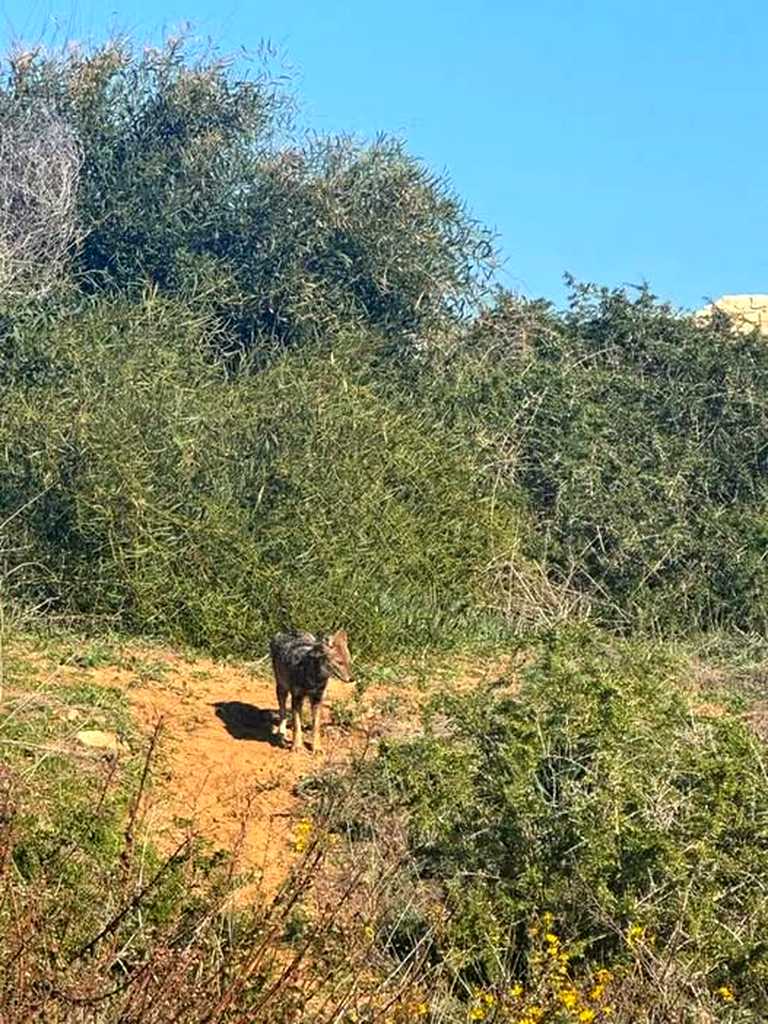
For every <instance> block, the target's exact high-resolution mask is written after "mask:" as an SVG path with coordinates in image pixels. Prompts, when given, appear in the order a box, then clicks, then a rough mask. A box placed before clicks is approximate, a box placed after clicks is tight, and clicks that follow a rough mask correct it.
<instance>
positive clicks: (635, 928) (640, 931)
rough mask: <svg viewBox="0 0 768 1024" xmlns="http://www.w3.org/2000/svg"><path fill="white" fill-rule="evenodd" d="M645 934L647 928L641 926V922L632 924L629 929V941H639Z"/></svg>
mask: <svg viewBox="0 0 768 1024" xmlns="http://www.w3.org/2000/svg"><path fill="white" fill-rule="evenodd" d="M644 936H645V928H641V927H640V925H639V924H633V925H630V926H629V928H628V929H627V942H629V943H632V942H639V941H640V939H642V938H643V937H644Z"/></svg>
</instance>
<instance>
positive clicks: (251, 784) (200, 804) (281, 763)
mask: <svg viewBox="0 0 768 1024" xmlns="http://www.w3.org/2000/svg"><path fill="white" fill-rule="evenodd" d="M147 662H150V663H151V665H152V670H151V671H149V672H148V671H146V670H144V671H142V672H138V673H137V672H136V671H135V670H131V668H130V667H129V666H126V667H125V668H121V669H118V670H115V669H114V668H113V669H111V670H103V672H99V671H98V670H97V671H96V672H94V673H93V677H94V681H101V682H104V683H105V684H108V685H112V686H114V685H118V686H119V687H120V688H121V689H123V690H124V691H125V692H126V693H127V695H128V697H129V699H130V703H131V706H132V709H133V713H134V717H135V719H136V722H137V724H138V726H139V728H140V729H141V731H142V732H143V733H144V734H145V735H146V736H149V735H151V734H152V732H153V730H154V729H155V726H156V724H157V723H158V722H159V721H162V732H161V735H160V741H159V745H158V746H159V750H158V758H157V761H156V765H155V768H154V771H153V773H152V778H151V785H150V788H149V794H148V798H147V802H146V819H145V822H146V826H147V829H148V831H149V832H150V833H151V834H152V836H153V841H154V842H156V843H157V844H158V845H159V846H160V848H161V849H166V850H168V849H171V848H173V847H175V846H176V845H177V844H178V842H179V841H180V839H181V838H183V836H184V835H185V834H189V833H190V832H191V831H192V832H195V833H196V834H199V835H202V836H203V837H204V838H205V839H207V840H209V841H210V843H211V844H212V845H213V847H214V848H215V849H224V850H228V851H233V852H234V853H235V858H236V864H237V866H238V867H239V868H241V869H248V870H250V871H253V872H254V873H255V875H256V879H257V882H256V884H257V885H258V887H259V889H260V890H261V892H262V894H263V895H265V896H268V895H270V894H272V893H274V891H275V890H276V888H277V887H278V886H279V885H280V883H281V882H282V881H283V879H284V878H285V876H286V874H287V871H288V868H289V866H290V863H291V860H292V858H293V856H294V836H295V828H296V825H297V822H298V820H299V818H300V815H301V799H300V798H299V797H298V796H297V795H296V793H295V787H296V784H297V782H299V780H300V779H301V778H302V777H304V776H306V775H309V774H312V773H314V772H316V771H318V770H319V769H320V768H322V767H325V766H328V765H331V764H338V763H341V762H344V761H346V760H349V758H350V757H351V756H352V754H353V753H354V752H355V751H359V750H361V749H362V748H363V747H370V746H371V744H372V743H373V744H374V745H375V743H376V741H377V740H378V738H380V737H381V736H382V735H401V736H402V735H407V734H413V733H414V732H417V731H419V716H418V707H419V705H420V703H421V702H422V701H423V700H424V698H425V697H426V696H427V695H430V694H431V693H433V692H434V690H435V688H439V689H441V690H442V689H444V688H452V687H454V686H459V687H462V688H463V687H466V686H472V685H476V684H477V683H479V682H480V681H482V680H483V679H488V678H489V677H490V676H491V675H493V676H498V674H499V672H500V670H501V665H500V663H499V661H498V660H497V661H495V662H491V663H488V664H485V665H469V666H468V665H463V666H459V665H454V666H452V668H451V670H450V672H449V673H448V674H447V675H446V676H441V675H437V676H436V677H435V679H434V681H433V682H425V680H424V679H423V678H422V679H420V680H419V681H418V683H417V684H411V685H409V684H408V683H407V681H404V680H402V679H398V680H394V677H393V681H392V682H391V683H389V682H384V683H377V684H376V685H372V686H370V687H369V688H368V689H366V691H365V695H364V697H363V698H362V699H361V700H359V701H357V702H355V689H354V687H353V686H350V685H349V684H345V683H342V682H340V681H338V680H335V679H332V680H331V681H330V682H329V685H328V690H327V694H326V702H325V706H324V709H323V716H324V717H323V723H324V724H323V746H324V753H323V754H322V755H321V756H318V757H315V756H314V755H312V754H311V753H310V752H309V750H307V751H306V752H305V753H301V754H297V755H294V754H293V753H292V752H291V751H290V750H288V749H285V748H283V747H281V746H280V744H279V743H278V742H277V738H276V737H275V736H274V735H273V732H272V727H273V723H274V720H275V708H276V699H275V692H274V683H273V681H272V677H271V671H270V668H269V665H268V663H267V662H266V660H265V661H264V662H259V663H257V664H256V665H255V666H248V665H245V664H240V665H238V664H227V663H218V662H214V661H209V660H206V659H201V660H196V661H192V662H190V661H187V660H185V659H184V658H182V657H181V656H179V655H176V654H173V653H170V652H157V651H153V652H148V653H147V652H144V653H143V655H142V657H141V658H140V659H139V663H141V664H144V665H146V664H147ZM100 675H103V679H98V677H99V676H100ZM449 680H450V681H449ZM340 722H344V723H345V724H344V725H341V724H340Z"/></svg>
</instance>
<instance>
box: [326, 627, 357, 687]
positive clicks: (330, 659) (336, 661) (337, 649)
mask: <svg viewBox="0 0 768 1024" xmlns="http://www.w3.org/2000/svg"><path fill="white" fill-rule="evenodd" d="M318 646H319V647H320V651H321V653H322V656H323V658H324V659H325V661H326V663H327V665H328V668H329V669H330V670H331V674H332V675H334V676H336V678H337V679H343V680H344V682H345V683H351V682H352V664H351V659H350V656H349V647H347V634H346V631H345V630H343V629H339V630H337V631H336V632H335V633H332V634H331V636H329V637H323V638H322V639H321V640H320V641H319V644H318Z"/></svg>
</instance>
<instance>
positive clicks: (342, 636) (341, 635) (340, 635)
mask: <svg viewBox="0 0 768 1024" xmlns="http://www.w3.org/2000/svg"><path fill="white" fill-rule="evenodd" d="M346 642H347V631H346V629H337V630H336V632H335V633H334V634H333V636H332V637H331V643H332V644H345V643H346Z"/></svg>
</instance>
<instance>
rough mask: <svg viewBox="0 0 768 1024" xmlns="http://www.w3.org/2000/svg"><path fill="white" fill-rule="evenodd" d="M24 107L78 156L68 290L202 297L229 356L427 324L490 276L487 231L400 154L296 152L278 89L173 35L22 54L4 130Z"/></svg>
mask: <svg viewBox="0 0 768 1024" xmlns="http://www.w3.org/2000/svg"><path fill="white" fill-rule="evenodd" d="M20 110H21V111H24V110H31V111H33V112H34V111H39V110H44V111H47V112H50V113H51V114H53V115H55V116H56V117H57V118H58V119H60V120H63V121H64V122H65V123H67V124H68V125H70V126H71V129H72V131H73V132H74V133H75V135H76V137H77V138H78V139H79V142H80V145H81V147H82V157H83V162H82V168H81V173H80V179H79V181H80V184H79V206H78V213H79V222H80V226H81V229H82V231H83V234H84V240H83V243H82V245H81V246H80V247H79V248H78V250H77V252H76V253H75V254H74V263H73V267H72V270H73V273H74V274H75V276H76V279H77V281H78V283H79V284H80V285H81V286H82V287H86V288H91V289H101V288H104V287H108V288H118V289H132V288H134V287H135V286H136V285H137V284H141V283H142V282H145V281H150V282H151V283H152V284H154V285H155V286H156V287H158V288H160V289H162V290H165V291H170V292H174V293H179V292H181V293H184V294H194V295H197V296H200V295H204V296H207V298H208V300H209V302H210V304H211V306H212V308H213V309H215V311H216V312H217V314H218V315H219V317H220V318H221V320H222V321H223V322H224V323H226V324H227V326H228V328H229V330H230V337H229V342H230V344H231V345H233V346H236V347H237V348H243V347H245V348H253V347H254V346H256V347H263V346H268V345H269V344H270V343H273V344H274V343H290V342H294V341H297V340H302V339H304V338H307V337H313V336H317V335H318V334H325V333H327V332H328V331H329V330H331V329H334V328H338V327H339V326H351V325H355V324H361V325H375V326H377V327H379V328H383V329H386V330H391V331H410V332H421V331H424V330H430V329H435V328H437V327H440V326H443V325H444V324H445V322H446V321H447V320H451V319H453V318H454V316H455V314H456V312H457V310H458V308H459V307H460V306H461V304H462V303H464V302H466V301H467V300H468V299H471V298H472V296H473V295H475V294H476V293H477V291H478V289H479V288H480V287H481V285H482V282H483V280H484V278H485V277H486V276H487V273H488V270H489V268H490V266H491V264H492V257H493V252H492V247H491V245H490V241H489V236H488V234H487V232H485V231H484V230H482V229H480V228H479V227H478V226H477V225H476V224H475V223H474V222H473V221H472V220H471V219H470V218H469V217H468V216H467V214H466V212H465V211H464V209H463V206H462V204H461V203H460V202H459V201H458V199H457V198H456V197H455V196H454V195H453V194H452V192H451V191H450V189H449V188H448V187H447V185H446V184H445V183H444V182H443V181H441V180H439V179H437V178H435V177H434V176H432V175H431V174H430V173H429V172H428V171H427V170H426V169H425V168H424V167H423V166H421V165H420V164H419V163H418V162H417V161H415V160H414V159H412V158H411V157H410V156H408V155H407V153H406V152H405V151H404V149H403V148H402V146H401V145H399V144H398V143H396V142H394V141H388V140H381V141H379V142H377V143H375V144H373V145H370V146H364V145H359V144H357V143H355V142H354V141H353V140H350V139H317V140H309V141H307V140H305V139H298V140H297V139H295V138H293V137H292V135H291V134H290V118H289V114H290V103H289V98H288V96H287V94H286V92H285V90H284V89H283V88H282V84H281V82H280V81H278V80H276V81H273V80H272V79H271V78H270V77H269V75H268V74H267V73H266V72H264V73H261V72H260V73H257V74H256V75H254V76H252V77H250V78H247V77H242V78H241V77H238V75H237V74H236V73H235V71H234V69H233V66H232V64H231V63H230V62H229V61H227V60H222V59H217V58H216V57H215V56H214V55H213V54H210V53H206V54H203V55H200V54H197V55H196V54H193V52H192V50H191V48H190V47H189V46H187V45H185V43H184V41H183V40H174V41H171V42H169V43H168V44H167V46H165V47H164V48H163V49H159V50H158V49H152V48H149V49H145V50H144V51H143V52H136V51H135V50H133V49H132V48H131V46H130V45H129V44H128V43H127V42H115V43H113V44H110V45H107V46H105V47H103V48H100V49H98V50H96V51H95V52H83V51H80V50H78V49H70V50H68V51H66V52H64V53H54V54H42V53H40V54H30V55H28V57H27V59H25V60H19V59H18V58H17V59H16V60H14V61H12V62H11V64H10V67H9V76H8V82H7V85H6V86H5V88H4V89H0V123H2V121H3V120H6V121H7V120H8V119H9V118H10V117H11V116H14V117H17V116H18V112H19V111H20Z"/></svg>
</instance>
